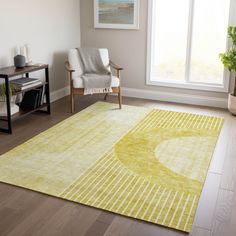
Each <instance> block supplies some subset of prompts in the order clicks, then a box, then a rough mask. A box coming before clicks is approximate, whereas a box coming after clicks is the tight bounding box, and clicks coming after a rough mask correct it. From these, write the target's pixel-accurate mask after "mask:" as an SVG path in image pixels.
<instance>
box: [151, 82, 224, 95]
mask: <svg viewBox="0 0 236 236" xmlns="http://www.w3.org/2000/svg"><path fill="white" fill-rule="evenodd" d="M146 84H147V85H155V86H160V87H170V88H183V89H191V90H200V91H211V92H220V93H228V92H229V89H228V86H224V85H221V84H219V85H217V84H201V83H186V82H184V81H181V82H176V81H168V82H164V81H153V80H147V82H146Z"/></svg>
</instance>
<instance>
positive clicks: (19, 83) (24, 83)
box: [11, 77, 43, 91]
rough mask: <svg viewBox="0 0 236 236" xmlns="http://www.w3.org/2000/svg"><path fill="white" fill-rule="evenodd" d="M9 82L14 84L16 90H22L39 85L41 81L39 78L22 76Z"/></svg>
mask: <svg viewBox="0 0 236 236" xmlns="http://www.w3.org/2000/svg"><path fill="white" fill-rule="evenodd" d="M11 84H12V85H14V86H15V88H16V89H17V90H19V91H23V90H26V89H29V88H32V87H35V86H38V85H41V84H43V83H42V81H41V80H39V79H33V78H26V77H22V78H20V79H15V80H12V81H11Z"/></svg>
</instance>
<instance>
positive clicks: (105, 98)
mask: <svg viewBox="0 0 236 236" xmlns="http://www.w3.org/2000/svg"><path fill="white" fill-rule="evenodd" d="M108 95H109V93H106V95H105V97H104V100H105V101H106V100H107V97H108Z"/></svg>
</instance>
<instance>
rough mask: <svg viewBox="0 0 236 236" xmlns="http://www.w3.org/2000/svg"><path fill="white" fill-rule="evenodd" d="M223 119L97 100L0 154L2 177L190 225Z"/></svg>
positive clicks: (121, 211) (153, 218)
mask: <svg viewBox="0 0 236 236" xmlns="http://www.w3.org/2000/svg"><path fill="white" fill-rule="evenodd" d="M222 125H223V119H221V118H216V117H210V116H204V115H194V114H190V113H179V112H172V111H165V110H156V109H146V108H141V107H133V106H124V108H123V109H122V110H118V109H117V105H116V104H109V103H103V102H98V103H96V104H94V105H92V106H90V107H89V108H87V109H85V110H83V111H82V112H80V113H78V114H76V115H74V116H72V117H70V118H69V119H66V120H65V121H63V122H61V123H59V124H58V125H56V126H54V127H52V128H50V129H49V130H47V131H46V132H43V133H42V134H39V135H37V136H36V137H34V138H32V139H31V140H29V141H28V142H26V143H24V144H22V145H20V146H18V147H16V148H14V149H13V150H11V151H10V152H8V153H6V154H4V155H2V156H1V157H0V181H2V182H5V183H9V184H13V185H16V186H21V187H24V188H28V189H32V190H35V191H39V192H42V193H46V194H49V195H53V196H57V197H60V198H64V199H68V200H71V201H74V202H79V203H82V204H85V205H89V206H93V207H96V208H101V209H105V210H107V211H111V212H115V213H118V214H121V215H125V216H129V217H133V218H137V219H141V220H144V221H149V222H152V223H156V224H160V225H164V226H167V227H170V228H174V229H178V230H181V231H186V232H189V231H190V230H191V226H192V223H193V219H194V215H195V212H196V209H197V205H198V201H199V197H200V194H201V191H202V187H203V184H204V181H205V178H206V174H207V170H208V166H209V163H210V160H211V157H212V154H213V151H214V148H215V144H216V141H217V138H218V135H219V133H220V130H221V127H222Z"/></svg>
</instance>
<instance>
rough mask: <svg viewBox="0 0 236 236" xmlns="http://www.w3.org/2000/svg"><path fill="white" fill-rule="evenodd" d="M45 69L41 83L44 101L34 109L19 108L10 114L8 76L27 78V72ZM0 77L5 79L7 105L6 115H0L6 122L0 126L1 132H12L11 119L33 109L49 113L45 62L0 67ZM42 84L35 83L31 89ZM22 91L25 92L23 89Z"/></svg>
mask: <svg viewBox="0 0 236 236" xmlns="http://www.w3.org/2000/svg"><path fill="white" fill-rule="evenodd" d="M39 70H45V82H43V84H42V85H44V86H45V94H44V95H43V96H46V103H43V104H42V105H41V106H39V107H37V108H36V109H20V111H19V112H18V113H16V114H14V115H11V107H10V106H11V101H10V99H11V98H10V86H9V82H10V78H12V77H15V76H19V75H24V76H25V77H27V78H29V73H31V72H35V71H39ZM0 79H4V80H5V88H6V105H7V115H6V117H0V121H1V122H6V123H7V127H6V128H5V127H0V131H1V132H5V133H9V134H12V121H13V120H16V119H19V118H22V117H24V116H26V115H29V114H31V113H33V112H35V111H40V112H44V113H46V114H50V90H49V72H48V65H47V64H40V65H34V66H26V67H24V68H22V69H21V68H20V69H19V68H15V67H14V66H10V67H4V68H0ZM42 85H36V86H35V87H31V88H30V89H29V90H31V89H35V88H37V87H40V86H42ZM22 92H25V90H23V91H22Z"/></svg>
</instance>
